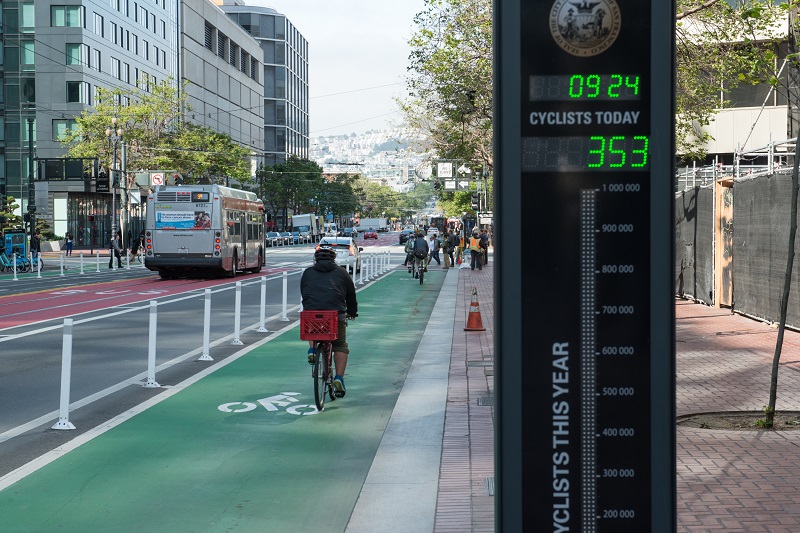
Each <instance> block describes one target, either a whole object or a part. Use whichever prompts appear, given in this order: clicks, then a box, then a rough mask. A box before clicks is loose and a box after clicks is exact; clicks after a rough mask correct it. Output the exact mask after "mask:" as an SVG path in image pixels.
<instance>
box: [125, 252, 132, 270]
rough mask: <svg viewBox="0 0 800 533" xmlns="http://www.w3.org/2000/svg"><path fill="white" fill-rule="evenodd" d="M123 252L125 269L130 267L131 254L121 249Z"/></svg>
mask: <svg viewBox="0 0 800 533" xmlns="http://www.w3.org/2000/svg"><path fill="white" fill-rule="evenodd" d="M123 251H124V252H125V270H130V269H131V254H129V253H128V250H123Z"/></svg>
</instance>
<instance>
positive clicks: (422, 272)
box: [419, 268, 425, 285]
mask: <svg viewBox="0 0 800 533" xmlns="http://www.w3.org/2000/svg"><path fill="white" fill-rule="evenodd" d="M423 278H425V269H424V268H420V269H419V284H420V285H422V280H423Z"/></svg>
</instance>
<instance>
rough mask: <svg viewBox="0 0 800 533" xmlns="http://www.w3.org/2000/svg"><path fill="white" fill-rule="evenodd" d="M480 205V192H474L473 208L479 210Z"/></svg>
mask: <svg viewBox="0 0 800 533" xmlns="http://www.w3.org/2000/svg"><path fill="white" fill-rule="evenodd" d="M479 206H480V194H478V193H476V192H474V193H472V209H475V210H476V211H477V209H478V207H479Z"/></svg>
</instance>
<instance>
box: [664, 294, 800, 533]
mask: <svg viewBox="0 0 800 533" xmlns="http://www.w3.org/2000/svg"><path fill="white" fill-rule="evenodd" d="M675 316H676V344H677V359H676V375H677V381H676V389H677V390H676V406H677V414H678V416H681V415H685V414H690V413H700V412H709V411H733V410H742V411H759V410H761V409H762V407H763V406H764V405H766V403H767V401H768V399H769V379H770V369H771V365H772V356H773V353H774V350H775V341H776V337H777V328H775V327H771V326H769V325H767V324H764V323H762V322H758V321H755V320H751V319H748V318H745V317H742V316H739V315H732V314H731V313H730V311H729V310H727V309H714V308H712V307H707V306H705V305H700V304H695V303H691V302H687V301H678V302H677V303H676V307H675ZM799 371H800V333H797V332H794V331H786V333H785V338H784V344H783V350H782V355H781V367H780V370H779V373H778V401H777V410H778V411H781V410H783V411H789V410H800V372H799ZM798 451H800V430H798V431H781V432H771V431H764V430H752V431H720V430H710V429H694V428H686V427H678V428H677V475H678V482H677V486H678V531H691V532H703V531H726V532H732V531H743V532H750V531H763V532H767V531H768V532H771V533H776V532H786V533H789V532H791V533H797V532H798V531H800V500H798V498H797V492H798V490H797V489H798V485H800V481H798V480H799V479H800V454H799V453H798Z"/></svg>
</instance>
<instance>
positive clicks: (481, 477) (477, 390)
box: [434, 259, 494, 533]
mask: <svg viewBox="0 0 800 533" xmlns="http://www.w3.org/2000/svg"><path fill="white" fill-rule="evenodd" d="M493 265H494V260H493V259H491V260H490V261H489V264H488V265H486V266H485V267H484V268H483V270H480V271H479V270H475V271H472V270H470V269H468V268H463V269H459V276H458V287H459V290H458V296H457V297H456V315H455V323H454V325H453V347H452V352H451V356H450V376H449V385H448V391H447V408H446V411H445V422H444V439H443V442H442V462H441V466H440V476H439V495H438V499H437V502H436V521H435V525H434V531H437V532H439V531H441V532H445V531H457V532H460V533H463V532H465V531H472V532H492V531H494V366H493V365H494V329H493V328H494V312H493V310H494V280H493V276H494V268H493ZM473 287H474V288H475V289H476V290H477V291H478V305H479V309H480V314H481V319H482V322H483V327H484V328H486V331H464V326H465V325H466V323H467V314H468V312H469V307H470V303H471V301H472V288H473Z"/></svg>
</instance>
